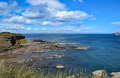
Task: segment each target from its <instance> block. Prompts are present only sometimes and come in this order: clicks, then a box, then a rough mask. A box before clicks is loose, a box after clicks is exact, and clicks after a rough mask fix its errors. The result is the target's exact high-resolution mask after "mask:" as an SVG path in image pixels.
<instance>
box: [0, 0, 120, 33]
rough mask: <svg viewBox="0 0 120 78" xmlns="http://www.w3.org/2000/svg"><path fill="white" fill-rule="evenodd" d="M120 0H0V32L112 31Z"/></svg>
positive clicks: (119, 18)
mask: <svg viewBox="0 0 120 78" xmlns="http://www.w3.org/2000/svg"><path fill="white" fill-rule="evenodd" d="M119 7H120V0H0V32H4V31H7V32H14V33H16V32H17V33H113V32H115V31H118V30H120V9H119Z"/></svg>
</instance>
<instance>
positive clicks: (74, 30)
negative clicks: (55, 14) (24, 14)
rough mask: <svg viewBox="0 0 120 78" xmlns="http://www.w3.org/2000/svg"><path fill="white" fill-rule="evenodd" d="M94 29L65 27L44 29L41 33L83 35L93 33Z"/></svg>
mask: <svg viewBox="0 0 120 78" xmlns="http://www.w3.org/2000/svg"><path fill="white" fill-rule="evenodd" d="M93 29H94V28H93V27H87V26H84V27H77V26H65V27H54V28H42V29H41V31H43V32H49V33H82V32H90V31H93Z"/></svg>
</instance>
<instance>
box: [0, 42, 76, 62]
mask: <svg viewBox="0 0 120 78" xmlns="http://www.w3.org/2000/svg"><path fill="white" fill-rule="evenodd" d="M77 46H78V45H77V44H76V45H75V44H74V45H73V44H70V43H61V42H47V41H33V42H29V43H26V44H21V45H20V46H19V47H18V48H15V49H12V50H7V51H2V52H1V53H0V59H4V60H5V61H9V62H11V63H28V62H31V61H34V60H42V59H48V58H59V57H60V56H62V55H64V53H58V54H57V51H60V50H65V49H68V48H70V47H77ZM53 51H56V55H53V56H49V55H48V56H45V57H37V56H32V54H40V53H44V52H53ZM28 55H29V56H28ZM30 56H32V57H30ZM24 57H25V58H24Z"/></svg>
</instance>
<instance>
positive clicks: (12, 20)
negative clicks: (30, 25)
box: [3, 16, 25, 23]
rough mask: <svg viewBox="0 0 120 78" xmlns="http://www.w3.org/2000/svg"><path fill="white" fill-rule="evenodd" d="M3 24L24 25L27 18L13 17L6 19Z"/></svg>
mask: <svg viewBox="0 0 120 78" xmlns="http://www.w3.org/2000/svg"><path fill="white" fill-rule="evenodd" d="M3 22H8V23H24V22H25V18H24V17H23V16H13V17H11V18H8V19H4V20H3Z"/></svg>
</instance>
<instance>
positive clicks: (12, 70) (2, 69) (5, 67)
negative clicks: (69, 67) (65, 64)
mask: <svg viewBox="0 0 120 78" xmlns="http://www.w3.org/2000/svg"><path fill="white" fill-rule="evenodd" d="M66 75H67V73H66V72H58V73H57V74H51V73H49V74H47V75H45V73H44V72H43V71H40V72H38V71H36V70H34V68H33V67H28V66H16V65H12V64H9V63H6V62H5V63H3V64H0V78H67V77H66ZM74 75H75V77H68V78H109V77H108V76H107V74H105V75H103V76H102V77H95V76H90V75H88V74H85V73H83V72H79V73H75V74H74Z"/></svg>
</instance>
